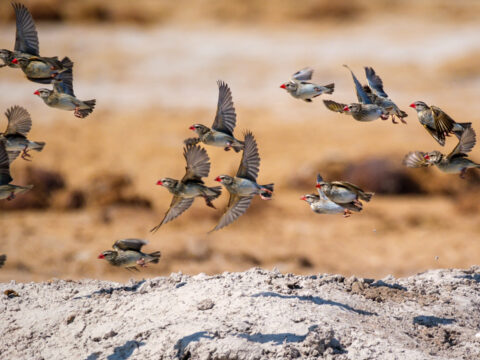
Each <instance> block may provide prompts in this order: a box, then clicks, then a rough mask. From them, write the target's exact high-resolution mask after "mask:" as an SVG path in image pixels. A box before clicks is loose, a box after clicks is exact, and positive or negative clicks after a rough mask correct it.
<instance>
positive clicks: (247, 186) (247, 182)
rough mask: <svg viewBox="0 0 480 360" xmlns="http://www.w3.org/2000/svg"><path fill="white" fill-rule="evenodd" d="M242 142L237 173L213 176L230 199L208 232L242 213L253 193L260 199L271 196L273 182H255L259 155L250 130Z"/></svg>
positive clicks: (233, 219) (219, 227)
mask: <svg viewBox="0 0 480 360" xmlns="http://www.w3.org/2000/svg"><path fill="white" fill-rule="evenodd" d="M244 143H245V148H244V149H243V154H242V160H241V162H240V167H239V168H238V171H237V175H236V176H235V177H232V176H228V175H220V176H217V177H216V178H215V181H218V182H220V183H221V184H222V185H223V186H225V188H226V189H227V190H228V192H229V193H230V199H229V200H228V205H227V208H226V209H225V212H224V214H223V215H222V217H221V218H220V221H219V222H218V224H217V226H215V228H214V229H213V230H211V231H210V232H212V231H216V230H220V229H221V228H223V227H225V226H227V225H229V224H231V223H232V222H234V221H235V220H236V219H237V218H239V217H240V216H241V215H243V214H244V213H245V211H247V209H248V207H249V206H250V202H251V201H252V199H253V197H254V196H255V195H260V198H261V199H262V200H270V199H271V198H272V195H273V184H267V185H259V184H257V176H258V171H259V167H260V155H259V154H258V147H257V142H256V141H255V138H254V137H253V134H252V133H251V132H250V131H247V132H246V133H245V139H244Z"/></svg>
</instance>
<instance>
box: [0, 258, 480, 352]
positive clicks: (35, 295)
mask: <svg viewBox="0 0 480 360" xmlns="http://www.w3.org/2000/svg"><path fill="white" fill-rule="evenodd" d="M479 280H480V269H479V268H478V267H474V268H471V269H469V270H436V271H428V272H425V273H423V274H419V275H416V276H412V277H409V278H401V279H395V278H393V277H387V278H384V279H383V280H377V281H375V280H373V279H362V278H356V277H350V278H344V277H343V276H340V275H327V274H320V275H313V276H298V275H291V274H289V275H283V274H281V273H279V272H278V271H273V272H272V271H265V270H261V269H251V270H249V271H246V272H243V273H223V274H221V275H215V276H207V275H205V274H198V275H195V276H187V275H183V274H181V273H174V274H171V275H170V276H169V277H158V278H152V279H148V280H141V281H131V282H130V283H128V284H126V285H123V284H119V283H113V282H105V281H97V280H82V281H64V280H55V281H50V282H43V283H16V282H14V281H12V282H10V283H2V284H0V291H2V293H3V292H4V291H10V292H9V293H10V297H7V296H6V295H3V294H2V296H1V297H0V310H1V311H0V331H1V333H2V334H3V338H2V341H1V342H0V353H1V354H2V357H3V358H5V359H7V358H8V359H13V358H22V359H27V358H28V359H52V360H53V359H64V358H65V356H66V354H68V357H69V358H75V359H89V360H93V359H95V360H97V359H110V360H112V359H115V360H122V359H132V360H133V359H145V360H149V359H212V360H213V359H238V360H241V359H248V360H254V359H279V358H281V359H294V358H302V359H316V358H324V359H339V360H340V359H355V360H362V359H411V360H416V359H418V360H420V359H421V360H426V359H445V360H446V359H449V360H453V359H477V358H478V357H479V356H480V350H479V341H480V333H479V329H478V322H479V321H480V312H479V308H478V306H475V304H478V302H479V301H480V296H479V294H480V293H479V290H480V288H479ZM12 291H13V292H15V293H13V292H12ZM15 295H18V296H15ZM60 349H61V350H60Z"/></svg>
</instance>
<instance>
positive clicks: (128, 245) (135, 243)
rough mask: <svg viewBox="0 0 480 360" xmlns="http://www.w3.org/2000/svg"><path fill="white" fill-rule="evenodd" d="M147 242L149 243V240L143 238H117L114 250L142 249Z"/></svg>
mask: <svg viewBox="0 0 480 360" xmlns="http://www.w3.org/2000/svg"><path fill="white" fill-rule="evenodd" d="M146 244H148V242H147V241H145V240H141V239H122V240H117V241H116V242H115V244H113V246H112V247H113V249H114V250H134V251H140V250H141V249H142V246H143V245H146Z"/></svg>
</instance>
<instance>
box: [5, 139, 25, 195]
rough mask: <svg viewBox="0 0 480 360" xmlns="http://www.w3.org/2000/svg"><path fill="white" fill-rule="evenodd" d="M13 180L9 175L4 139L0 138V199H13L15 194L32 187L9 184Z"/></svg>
mask: <svg viewBox="0 0 480 360" xmlns="http://www.w3.org/2000/svg"><path fill="white" fill-rule="evenodd" d="M12 181H13V179H12V177H11V176H10V161H9V159H8V153H7V150H6V148H5V140H4V139H2V140H0V200H1V199H7V200H12V199H15V196H16V195H20V194H23V193H26V192H27V191H29V190H30V189H32V188H33V185H28V186H19V185H13V184H10V183H11V182H12Z"/></svg>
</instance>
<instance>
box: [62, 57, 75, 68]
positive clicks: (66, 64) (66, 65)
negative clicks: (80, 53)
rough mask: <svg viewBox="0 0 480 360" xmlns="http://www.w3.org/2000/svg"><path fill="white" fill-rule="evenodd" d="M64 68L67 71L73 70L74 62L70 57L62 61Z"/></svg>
mask: <svg viewBox="0 0 480 360" xmlns="http://www.w3.org/2000/svg"><path fill="white" fill-rule="evenodd" d="M61 63H62V67H63V68H64V69H65V70H67V69H71V68H73V61H72V60H70V59H69V58H68V56H65V57H64V58H63V59H62V61H61Z"/></svg>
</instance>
